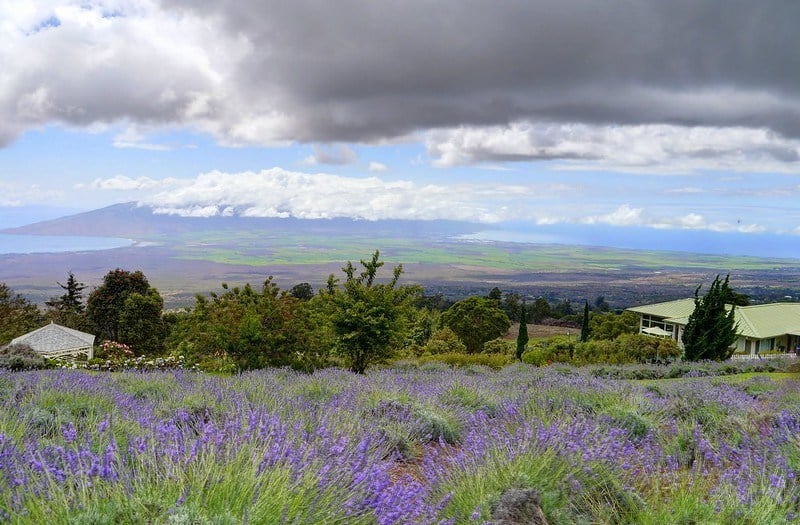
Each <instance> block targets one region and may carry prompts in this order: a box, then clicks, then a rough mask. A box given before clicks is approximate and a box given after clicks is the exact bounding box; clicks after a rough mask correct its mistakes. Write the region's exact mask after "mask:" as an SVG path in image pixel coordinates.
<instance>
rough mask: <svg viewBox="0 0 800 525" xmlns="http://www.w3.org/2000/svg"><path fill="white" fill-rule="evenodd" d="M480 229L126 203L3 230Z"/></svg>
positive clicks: (437, 232) (138, 233) (129, 234)
mask: <svg viewBox="0 0 800 525" xmlns="http://www.w3.org/2000/svg"><path fill="white" fill-rule="evenodd" d="M479 229H485V227H484V226H480V225H476V224H471V223H467V222H458V221H442V220H438V221H413V220H381V221H366V220H354V219H350V218H333V219H298V218H294V217H286V218H281V217H245V216H240V215H239V214H237V213H236V212H235V211H232V212H231V213H230V214H228V215H225V216H222V215H214V216H210V217H190V216H181V215H174V214H165V213H156V210H154V208H152V207H150V206H141V205H138V204H136V203H133V202H128V203H122V204H115V205H112V206H108V207H105V208H101V209H99V210H93V211H89V212H84V213H78V214H75V215H69V216H66V217H61V218H58V219H53V220H48V221H42V222H38V223H35V224H30V225H27V226H21V227H18V228H9V229H6V230H2V231H3V232H5V233H15V234H28V235H81V236H89V237H126V238H141V237H152V236H157V235H176V234H182V233H189V232H194V231H234V232H235V231H246V230H258V231H267V232H270V233H271V234H274V235H280V234H282V233H302V234H320V235H366V236H375V237H378V236H381V235H388V236H399V237H405V238H414V237H420V238H440V237H447V236H453V235H462V234H467V233H472V232H475V231H478V230H479Z"/></svg>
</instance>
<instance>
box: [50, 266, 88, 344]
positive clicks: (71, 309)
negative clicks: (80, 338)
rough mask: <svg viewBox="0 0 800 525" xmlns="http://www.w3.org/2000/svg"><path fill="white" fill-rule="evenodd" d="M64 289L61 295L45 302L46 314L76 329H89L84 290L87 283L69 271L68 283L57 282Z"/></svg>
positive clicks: (61, 323)
mask: <svg viewBox="0 0 800 525" xmlns="http://www.w3.org/2000/svg"><path fill="white" fill-rule="evenodd" d="M56 284H58V286H60V287H61V289H62V290H64V293H63V294H62V295H61V297H58V298H55V297H53V298H51V299H50V300H49V301H47V302H45V305H46V306H47V311H46V312H45V314H46V315H47V317H48V318H50V319H51V320H52V321H54V322H56V323H58V324H60V325H63V326H66V327H69V328H74V329H76V330H87V329H88V328H89V321H88V319H87V317H86V306H85V305H84V304H83V290H85V289H86V285H85V284H83V283H81V282H78V280H77V279H76V278H75V274H73V273H72V272H68V273H67V283H66V284H61V283H58V282H57V283H56Z"/></svg>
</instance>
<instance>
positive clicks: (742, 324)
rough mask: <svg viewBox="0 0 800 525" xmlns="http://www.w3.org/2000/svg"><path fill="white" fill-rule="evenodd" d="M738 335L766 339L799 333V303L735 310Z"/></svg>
mask: <svg viewBox="0 0 800 525" xmlns="http://www.w3.org/2000/svg"><path fill="white" fill-rule="evenodd" d="M736 321H737V322H738V323H739V329H738V333H739V335H743V336H746V337H752V338H754V339H768V338H770V337H777V336H779V335H784V334H788V333H791V332H798V331H800V303H773V304H757V305H753V306H739V307H737V308H736Z"/></svg>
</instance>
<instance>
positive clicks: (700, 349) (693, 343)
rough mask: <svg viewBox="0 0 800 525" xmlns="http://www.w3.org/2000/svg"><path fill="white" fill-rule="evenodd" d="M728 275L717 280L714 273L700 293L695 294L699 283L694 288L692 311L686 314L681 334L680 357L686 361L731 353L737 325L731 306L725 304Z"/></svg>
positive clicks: (725, 357)
mask: <svg viewBox="0 0 800 525" xmlns="http://www.w3.org/2000/svg"><path fill="white" fill-rule="evenodd" d="M728 278H729V276H726V277H725V280H720V278H719V275H717V277H716V278H715V279H714V282H713V283H711V288H709V290H708V292H707V293H706V294H705V295H704V296H702V297H700V295H699V294H700V288H701V286H702V285H701V286H698V287H697V289H696V290H695V291H694V311H693V312H692V313H691V315H689V321H688V322H687V323H686V328H685V329H684V331H683V338H682V340H683V349H684V357H685V359H687V360H688V361H699V360H701V359H713V360H717V361H722V360H725V359H728V358H729V357H730V356H731V354H733V343H734V341H736V328H737V326H736V319H735V317H734V316H735V312H734V310H735V307H734V306H731V308H730V309H727V308H726V305H725V300H726V298H727V297H729V293H730V291H729V285H728Z"/></svg>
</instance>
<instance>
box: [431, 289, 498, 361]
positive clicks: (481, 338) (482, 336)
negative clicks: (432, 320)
mask: <svg viewBox="0 0 800 525" xmlns="http://www.w3.org/2000/svg"><path fill="white" fill-rule="evenodd" d="M442 324H444V325H445V326H449V327H450V329H451V330H453V331H454V332H455V333H456V334H457V335H458V337H459V338H460V339H461V341H463V343H464V344H465V345H466V347H467V352H469V353H477V352H480V351H481V349H482V348H483V344H484V343H485V342H487V341H491V340H492V339H496V338H498V337H500V336H501V335H503V334H505V333H506V332H508V329H509V328H510V327H511V321H509V319H508V316H507V315H506V313H505V312H504V311H503V310H501V309H500V306H499V305H498V304H497V301H494V300H492V299H488V298H485V297H477V296H474V297H468V298H466V299H464V300H462V301H459V302H457V303H456V304H454V305H453V306H451V307H450V308H448V309H447V311H445V312H444V313H443V314H442Z"/></svg>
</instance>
